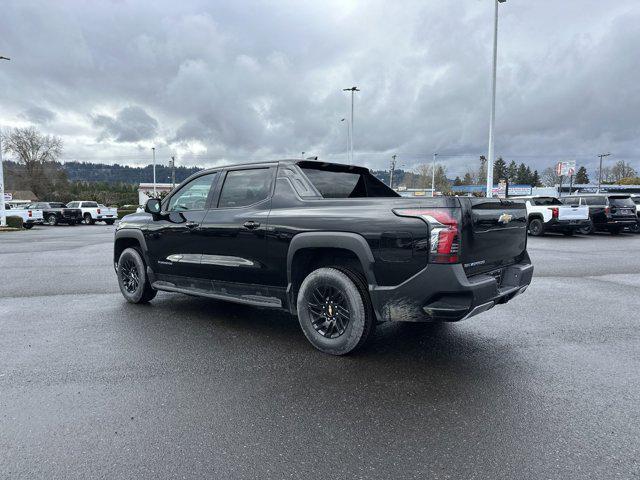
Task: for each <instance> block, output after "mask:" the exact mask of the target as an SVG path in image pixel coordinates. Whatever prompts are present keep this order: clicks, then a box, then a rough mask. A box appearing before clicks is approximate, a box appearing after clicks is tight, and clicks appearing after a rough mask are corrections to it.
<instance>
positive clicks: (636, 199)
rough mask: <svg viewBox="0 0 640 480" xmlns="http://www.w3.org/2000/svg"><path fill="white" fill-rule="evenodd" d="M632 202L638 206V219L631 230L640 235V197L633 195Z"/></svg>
mask: <svg viewBox="0 0 640 480" xmlns="http://www.w3.org/2000/svg"><path fill="white" fill-rule="evenodd" d="M631 200H633V203H635V204H636V217H637V221H636V224H635V225H632V226H631V227H630V228H629V230H631V231H632V232H633V233H640V195H631Z"/></svg>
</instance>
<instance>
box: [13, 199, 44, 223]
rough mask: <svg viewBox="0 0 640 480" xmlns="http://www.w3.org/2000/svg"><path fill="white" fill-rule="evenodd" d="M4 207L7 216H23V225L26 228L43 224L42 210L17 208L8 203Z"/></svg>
mask: <svg viewBox="0 0 640 480" xmlns="http://www.w3.org/2000/svg"><path fill="white" fill-rule="evenodd" d="M4 208H5V214H6V216H7V217H21V218H22V226H23V227H24V228H26V229H29V228H32V227H33V226H34V225H42V224H43V223H44V217H43V216H42V210H36V209H32V208H15V207H12V206H10V205H8V204H5V206H4Z"/></svg>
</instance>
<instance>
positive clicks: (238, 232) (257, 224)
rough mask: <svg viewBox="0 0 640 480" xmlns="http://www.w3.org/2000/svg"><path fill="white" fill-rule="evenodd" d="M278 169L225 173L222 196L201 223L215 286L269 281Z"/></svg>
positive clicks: (206, 270)
mask: <svg viewBox="0 0 640 480" xmlns="http://www.w3.org/2000/svg"><path fill="white" fill-rule="evenodd" d="M275 173H276V166H275V165H273V166H271V165H266V166H260V167H257V166H251V167H244V168H243V167H238V168H233V169H229V170H227V171H226V172H224V174H223V176H224V178H222V179H221V180H220V184H221V188H220V189H219V193H218V195H217V199H216V200H215V202H214V205H212V207H211V209H210V210H208V211H207V213H206V215H205V217H204V220H203V221H202V226H201V230H202V237H203V239H204V241H203V242H202V246H203V250H202V262H201V266H202V271H203V274H204V275H205V276H206V278H208V279H210V280H213V281H214V284H215V283H219V282H225V283H229V282H230V283H234V284H256V285H264V284H265V281H266V280H265V279H266V277H267V272H266V271H265V270H266V262H265V256H266V254H267V251H266V231H267V221H268V218H269V212H270V210H271V197H272V192H273V188H274V182H275ZM214 287H215V285H214Z"/></svg>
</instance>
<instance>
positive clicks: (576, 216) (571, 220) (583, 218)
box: [510, 196, 591, 237]
mask: <svg viewBox="0 0 640 480" xmlns="http://www.w3.org/2000/svg"><path fill="white" fill-rule="evenodd" d="M510 199H512V200H522V201H523V202H524V203H525V205H526V206H527V218H528V222H529V234H530V235H533V236H534V237H538V236H540V235H544V234H545V232H562V233H564V234H565V235H573V234H574V232H575V231H576V230H578V229H579V228H582V227H585V226H587V225H589V222H590V221H591V220H589V207H588V206H586V205H582V206H580V205H565V204H564V203H562V202H561V201H560V200H559V199H557V198H555V197H544V196H530V197H510Z"/></svg>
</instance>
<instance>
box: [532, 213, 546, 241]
mask: <svg viewBox="0 0 640 480" xmlns="http://www.w3.org/2000/svg"><path fill="white" fill-rule="evenodd" d="M529 234H530V235H531V236H533V237H540V236H541V235H544V224H543V223H542V220H540V219H539V218H533V219H531V221H529Z"/></svg>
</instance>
